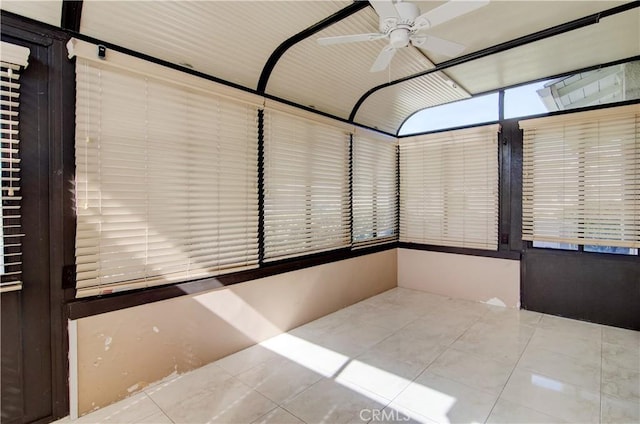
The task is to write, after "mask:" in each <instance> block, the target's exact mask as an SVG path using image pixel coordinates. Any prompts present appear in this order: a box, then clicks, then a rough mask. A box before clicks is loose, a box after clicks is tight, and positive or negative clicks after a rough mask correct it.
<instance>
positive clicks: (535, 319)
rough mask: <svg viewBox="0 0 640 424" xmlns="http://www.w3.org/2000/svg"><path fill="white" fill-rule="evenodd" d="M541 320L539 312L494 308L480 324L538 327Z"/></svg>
mask: <svg viewBox="0 0 640 424" xmlns="http://www.w3.org/2000/svg"><path fill="white" fill-rule="evenodd" d="M541 319H542V314H541V313H538V312H532V311H527V310H524V309H512V308H503V307H492V308H490V309H489V312H488V313H487V314H485V315H484V316H483V317H482V319H481V320H480V322H486V323H493V324H506V325H529V326H536V325H538V324H539V323H540V320H541Z"/></svg>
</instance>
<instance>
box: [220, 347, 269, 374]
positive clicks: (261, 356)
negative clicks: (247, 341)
mask: <svg viewBox="0 0 640 424" xmlns="http://www.w3.org/2000/svg"><path fill="white" fill-rule="evenodd" d="M277 358H279V355H278V354H277V353H275V352H273V351H272V350H269V349H267V348H265V347H264V346H262V345H260V344H256V345H253V346H250V347H248V348H246V349H243V350H241V351H239V352H236V353H234V354H231V355H229V356H226V357H224V358H222V359H219V360H218V361H216V362H215V364H216V365H217V366H219V367H220V368H222V369H224V370H225V371H227V372H228V373H229V374H231V375H238V374H240V373H242V372H244V371H247V370H248V369H250V368H253V367H255V366H256V365H258V364H261V363H264V362H267V361H270V360H272V359H277Z"/></svg>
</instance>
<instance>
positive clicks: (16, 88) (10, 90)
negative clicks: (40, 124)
mask: <svg viewBox="0 0 640 424" xmlns="http://www.w3.org/2000/svg"><path fill="white" fill-rule="evenodd" d="M0 47H1V49H0V77H1V78H0V96H1V97H2V102H1V104H2V130H1V131H0V133H1V134H2V157H1V158H0V166H2V209H1V211H0V212H1V214H0V219H2V226H0V227H1V228H2V233H1V234H0V246H1V247H2V255H0V264H1V268H0V271H1V272H0V275H1V277H0V292H6V291H13V290H20V289H21V288H22V247H21V238H22V225H21V219H20V216H21V213H20V204H21V201H22V196H21V191H20V150H19V147H20V137H19V126H20V119H19V111H20V72H21V71H22V70H23V69H24V68H25V67H26V66H27V65H28V58H29V49H28V48H26V47H21V46H17V45H14V44H10V43H5V42H2V45H1V46H0Z"/></svg>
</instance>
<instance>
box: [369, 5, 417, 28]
mask: <svg viewBox="0 0 640 424" xmlns="http://www.w3.org/2000/svg"><path fill="white" fill-rule="evenodd" d="M394 6H395V9H396V11H397V13H398V14H397V16H384V15H382V16H380V26H379V28H380V32H381V33H384V34H389V33H390V32H391V31H393V30H395V29H397V28H407V29H408V28H411V27H412V26H413V24H414V21H415V20H416V18H417V17H418V16H420V8H419V7H418V5H416V4H415V3H410V2H397V3H394Z"/></svg>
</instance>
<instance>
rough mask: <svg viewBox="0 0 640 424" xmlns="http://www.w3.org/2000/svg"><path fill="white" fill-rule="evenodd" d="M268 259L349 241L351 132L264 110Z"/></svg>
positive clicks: (283, 113) (328, 248) (316, 249)
mask: <svg viewBox="0 0 640 424" xmlns="http://www.w3.org/2000/svg"><path fill="white" fill-rule="evenodd" d="M264 139H265V165H264V180H265V187H264V190H265V201H264V220H265V221H264V241H265V261H273V260H278V259H284V258H289V257H295V256H300V255H304V254H310V253H318V252H322V251H326V250H330V249H335V248H339V247H345V246H349V244H350V233H349V231H350V228H349V169H348V168H349V133H348V132H346V130H345V128H343V127H342V126H331V125H328V124H325V123H323V122H318V121H313V120H308V119H305V118H304V117H302V116H296V115H292V114H289V113H287V112H285V111H282V110H278V109H277V108H275V107H269V108H267V109H266V110H265V113H264Z"/></svg>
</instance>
